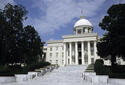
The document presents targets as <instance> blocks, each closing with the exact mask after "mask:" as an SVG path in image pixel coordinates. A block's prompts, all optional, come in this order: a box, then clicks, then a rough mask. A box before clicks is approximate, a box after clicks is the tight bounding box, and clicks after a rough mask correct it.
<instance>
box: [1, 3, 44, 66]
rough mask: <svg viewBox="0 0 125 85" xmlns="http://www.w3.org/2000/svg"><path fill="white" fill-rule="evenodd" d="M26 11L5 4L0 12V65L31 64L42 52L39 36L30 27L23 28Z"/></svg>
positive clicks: (21, 7) (17, 6)
mask: <svg viewBox="0 0 125 85" xmlns="http://www.w3.org/2000/svg"><path fill="white" fill-rule="evenodd" d="M26 14H27V11H26V9H25V8H24V7H23V6H21V5H11V4H7V5H6V6H5V8H4V10H0V64H2V65H5V64H6V65H9V64H12V65H15V64H20V65H21V64H22V63H23V64H27V65H28V64H31V63H34V62H37V61H38V56H40V55H41V54H42V53H43V52H42V47H43V44H41V39H40V36H39V35H38V33H37V31H36V30H35V28H34V27H32V26H29V25H28V26H26V27H23V21H24V20H25V19H26V18H27V17H26ZM41 46H42V47H41Z"/></svg>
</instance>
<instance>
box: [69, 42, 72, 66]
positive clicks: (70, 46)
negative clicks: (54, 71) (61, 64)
mask: <svg viewBox="0 0 125 85" xmlns="http://www.w3.org/2000/svg"><path fill="white" fill-rule="evenodd" d="M69 51H70V54H69V57H70V64H72V43H71V42H70V43H69Z"/></svg>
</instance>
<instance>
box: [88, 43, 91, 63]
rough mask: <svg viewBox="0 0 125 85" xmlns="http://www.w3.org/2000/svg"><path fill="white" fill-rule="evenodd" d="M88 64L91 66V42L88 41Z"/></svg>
mask: <svg viewBox="0 0 125 85" xmlns="http://www.w3.org/2000/svg"><path fill="white" fill-rule="evenodd" d="M88 64H91V55H90V41H88Z"/></svg>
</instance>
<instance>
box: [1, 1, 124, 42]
mask: <svg viewBox="0 0 125 85" xmlns="http://www.w3.org/2000/svg"><path fill="white" fill-rule="evenodd" d="M7 3H11V4H13V5H14V4H20V5H23V6H24V7H25V8H26V10H27V11H28V14H27V17H28V19H27V20H26V21H24V26H26V25H32V26H34V27H35V29H36V30H37V32H38V33H39V35H40V37H41V39H42V41H44V42H46V41H47V40H61V39H62V36H63V35H71V34H73V27H74V24H75V22H76V21H78V20H79V19H80V16H81V15H83V16H85V18H86V19H87V20H89V21H90V22H91V23H92V25H93V28H94V32H96V33H98V35H99V36H102V35H103V34H104V31H103V30H102V29H101V28H100V27H99V26H98V24H99V22H101V20H102V19H103V17H104V16H105V15H107V10H108V8H109V7H111V6H112V5H113V4H119V3H125V0H0V9H3V8H4V6H5V5H6V4H7ZM81 10H83V14H81Z"/></svg>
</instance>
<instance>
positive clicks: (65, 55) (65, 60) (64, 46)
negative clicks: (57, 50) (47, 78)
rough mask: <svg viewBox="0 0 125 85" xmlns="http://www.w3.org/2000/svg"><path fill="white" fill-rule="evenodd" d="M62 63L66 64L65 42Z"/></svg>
mask: <svg viewBox="0 0 125 85" xmlns="http://www.w3.org/2000/svg"><path fill="white" fill-rule="evenodd" d="M64 65H66V43H64Z"/></svg>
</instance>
